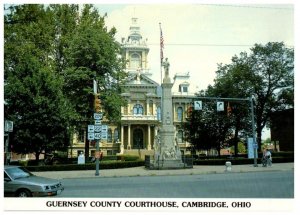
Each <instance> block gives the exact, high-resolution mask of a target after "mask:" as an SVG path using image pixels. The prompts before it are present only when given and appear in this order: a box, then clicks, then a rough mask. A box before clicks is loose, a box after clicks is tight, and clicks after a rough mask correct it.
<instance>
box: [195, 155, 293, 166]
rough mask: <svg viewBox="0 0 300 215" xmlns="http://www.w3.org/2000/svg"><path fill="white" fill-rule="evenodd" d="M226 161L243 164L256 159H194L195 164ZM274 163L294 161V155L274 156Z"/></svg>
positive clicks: (215, 163)
mask: <svg viewBox="0 0 300 215" xmlns="http://www.w3.org/2000/svg"><path fill="white" fill-rule="evenodd" d="M226 161H230V162H231V164H233V165H242V164H253V163H254V159H253V158H252V159H249V158H228V159H224V158H215V159H209V160H203V159H197V160H194V161H193V164H194V165H225V162H226ZM272 162H273V163H289V162H294V158H293V157H272ZM257 163H258V164H260V163H261V158H258V159H257Z"/></svg>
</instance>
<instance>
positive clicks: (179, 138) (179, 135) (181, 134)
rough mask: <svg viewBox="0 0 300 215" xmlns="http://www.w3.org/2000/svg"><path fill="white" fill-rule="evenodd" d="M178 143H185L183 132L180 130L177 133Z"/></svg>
mask: <svg viewBox="0 0 300 215" xmlns="http://www.w3.org/2000/svg"><path fill="white" fill-rule="evenodd" d="M177 141H178V143H182V142H183V131H182V130H179V131H178V132H177Z"/></svg>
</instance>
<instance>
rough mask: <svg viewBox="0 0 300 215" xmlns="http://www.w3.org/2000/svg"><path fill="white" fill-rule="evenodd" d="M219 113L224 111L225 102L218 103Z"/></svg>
mask: <svg viewBox="0 0 300 215" xmlns="http://www.w3.org/2000/svg"><path fill="white" fill-rule="evenodd" d="M217 111H224V102H217Z"/></svg>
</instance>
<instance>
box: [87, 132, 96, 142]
mask: <svg viewBox="0 0 300 215" xmlns="http://www.w3.org/2000/svg"><path fill="white" fill-rule="evenodd" d="M94 139H95V135H94V132H93V133H88V140H94Z"/></svg>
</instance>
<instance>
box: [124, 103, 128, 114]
mask: <svg viewBox="0 0 300 215" xmlns="http://www.w3.org/2000/svg"><path fill="white" fill-rule="evenodd" d="M123 110H124V111H123V114H124V115H128V105H126V106H124V109H123Z"/></svg>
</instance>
